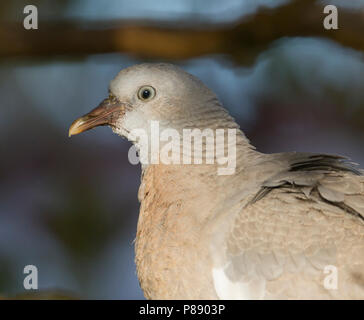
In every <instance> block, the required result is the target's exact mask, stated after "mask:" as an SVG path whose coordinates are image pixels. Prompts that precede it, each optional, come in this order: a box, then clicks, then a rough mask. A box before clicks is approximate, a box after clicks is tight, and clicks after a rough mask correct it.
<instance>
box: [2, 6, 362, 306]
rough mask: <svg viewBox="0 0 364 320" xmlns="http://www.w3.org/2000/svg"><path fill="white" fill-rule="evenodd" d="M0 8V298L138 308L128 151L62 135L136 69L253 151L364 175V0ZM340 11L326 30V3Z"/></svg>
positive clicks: (106, 136) (103, 132)
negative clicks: (189, 84)
mask: <svg viewBox="0 0 364 320" xmlns="http://www.w3.org/2000/svg"><path fill="white" fill-rule="evenodd" d="M27 4H30V3H29V1H20V0H7V1H1V2H0V101H1V108H0V156H1V157H0V296H3V297H12V296H18V295H23V294H25V292H26V291H25V289H24V287H23V279H24V277H25V275H24V274H23V268H24V266H25V265H28V264H32V265H36V266H37V267H38V271H39V275H38V278H39V289H41V290H51V292H52V291H59V290H60V291H62V292H69V293H70V295H71V296H75V297H79V298H91V299H143V294H142V292H141V290H140V288H139V285H138V280H137V277H136V274H135V265H134V249H133V240H134V237H135V234H136V223H137V219H138V210H139V204H138V201H137V190H138V186H139V182H140V168H139V166H133V165H131V164H130V163H129V162H128V158H127V151H128V149H129V147H130V144H129V143H128V142H127V141H125V140H123V139H121V138H120V137H118V136H116V135H114V134H113V133H112V132H111V130H110V129H109V128H107V127H100V128H97V129H95V130H92V131H88V132H87V133H84V134H81V135H79V136H76V137H73V138H72V139H69V138H68V136H67V133H68V127H69V125H70V124H71V123H72V121H73V120H74V119H75V118H77V117H79V116H80V115H82V114H84V113H86V112H88V111H89V110H91V109H92V108H94V107H95V106H96V105H97V104H98V103H99V102H100V101H101V100H102V99H104V98H105V97H106V95H107V87H108V83H109V81H110V80H111V79H112V78H113V77H114V76H115V75H116V74H117V73H118V71H119V70H120V69H122V68H125V67H127V66H130V65H133V64H136V63H140V62H146V61H156V62H160V61H167V62H172V63H175V64H178V65H180V66H181V67H182V68H184V69H185V70H187V71H189V72H191V73H192V74H194V75H196V76H197V77H199V78H200V79H202V81H204V82H205V83H206V84H207V85H208V86H209V87H210V88H212V89H213V90H214V91H215V92H216V93H217V95H218V96H219V98H220V100H222V102H223V104H224V105H225V106H226V108H228V109H229V111H230V113H231V114H232V115H233V116H234V117H235V118H236V120H237V122H238V123H239V124H240V125H241V127H242V129H243V131H244V132H245V133H246V135H247V136H248V137H249V138H250V140H251V142H252V144H254V145H255V146H256V147H257V148H258V149H259V150H260V151H263V152H268V153H271V152H282V151H294V150H296V151H310V152H325V153H334V154H341V155H346V156H348V157H350V158H351V159H352V160H353V161H355V162H359V163H361V164H362V167H364V147H363V141H364V90H363V89H364V55H363V52H364V37H363V34H364V1H363V0H341V1H339V0H330V1H326V0H325V1H311V0H296V1H295V0H225V1H217V0H210V1H205V0H204V1H202V0H200V1H192V0H174V1H167V0H153V1H146V0H145V1H142V0H136V1H126V0H125V1H124V0H89V1H85V0H62V1H61V0H59V1H57V0H53V1H45V0H44V1H41V0H39V1H36V0H33V1H31V4H33V5H35V6H36V7H37V9H38V16H39V21H38V30H25V29H24V27H23V19H24V18H25V17H26V14H24V13H23V10H24V6H25V5H27ZM326 4H334V5H336V6H337V8H338V11H339V16H338V23H339V29H338V30H325V29H324V27H323V20H324V18H325V14H324V13H323V8H324V6H325V5H326Z"/></svg>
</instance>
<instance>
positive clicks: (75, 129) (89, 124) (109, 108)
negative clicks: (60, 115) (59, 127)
mask: <svg viewBox="0 0 364 320" xmlns="http://www.w3.org/2000/svg"><path fill="white" fill-rule="evenodd" d="M125 108H126V104H125V103H122V102H120V101H119V100H118V99H117V98H115V97H113V96H109V98H107V99H105V100H103V101H102V102H101V103H100V104H99V105H98V106H97V107H96V108H95V109H93V110H91V111H90V112H89V113H87V114H85V115H84V116H82V117H80V118H78V119H76V120H75V121H73V123H72V124H71V126H70V128H69V131H68V136H69V137H70V136H73V135H76V134H79V133H81V132H84V131H86V130H90V129H92V128H94V127H97V126H107V125H109V126H111V127H113V126H115V124H116V120H117V119H118V118H119V117H121V116H123V115H124V113H125Z"/></svg>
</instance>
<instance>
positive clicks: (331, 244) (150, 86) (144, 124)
mask: <svg viewBox="0 0 364 320" xmlns="http://www.w3.org/2000/svg"><path fill="white" fill-rule="evenodd" d="M152 121H154V122H158V125H159V130H160V131H162V130H164V129H167V128H172V129H175V131H174V132H177V133H179V134H180V137H182V136H183V133H182V131H183V130H184V129H187V128H190V129H191V128H197V129H200V130H203V129H206V128H209V129H211V130H215V131H214V132H217V129H224V130H228V129H236V132H237V133H236V141H235V146H236V169H235V171H234V172H233V173H231V174H218V172H217V171H218V169H219V168H221V166H222V165H221V162H220V164H219V162H218V161H217V152H216V154H214V153H213V157H214V158H213V159H212V160H216V161H213V163H211V161H210V162H209V163H207V159H208V156H207V155H208V154H207V151H204V156H205V158H204V159H205V160H206V161H204V162H203V163H202V164H199V163H194V162H192V163H193V164H188V163H182V161H181V164H178V163H175V162H173V163H170V164H168V163H156V162H155V159H154V163H151V161H149V163H146V162H144V163H143V165H142V181H141V186H140V189H139V194H138V197H139V200H140V202H141V208H140V214H139V221H138V227H137V235H136V242H135V253H136V265H137V274H138V278H139V282H140V285H141V288H142V290H143V291H144V294H145V296H146V297H147V298H150V299H351V298H354V299H364V177H363V171H362V170H360V169H358V168H357V167H356V165H355V164H353V163H350V162H348V161H347V160H346V159H345V158H343V157H340V156H334V155H326V154H311V153H296V152H290V153H276V154H263V153H260V152H258V151H256V150H255V148H254V147H253V146H252V145H251V144H250V143H249V141H248V139H247V138H246V137H245V135H244V134H243V132H242V131H240V129H239V126H238V125H237V124H236V122H235V121H234V119H233V118H232V117H231V116H230V115H229V114H228V112H227V111H226V110H225V109H224V108H223V106H222V105H221V103H220V102H219V100H218V99H217V97H216V95H215V94H214V93H213V92H212V91H211V90H209V89H208V88H207V87H206V86H205V85H204V84H203V83H202V82H201V81H200V80H198V79H197V78H195V77H194V76H192V75H190V74H189V73H187V72H185V71H183V70H181V69H180V68H178V67H176V66H173V65H170V64H152V63H147V64H140V65H135V66H132V67H129V68H126V69H124V70H122V71H120V73H119V74H118V75H117V76H116V78H115V79H114V80H112V81H111V83H110V87H109V97H108V98H107V99H105V100H104V101H103V102H102V103H101V104H100V105H99V106H98V107H97V108H96V109H94V110H92V111H91V112H90V113H88V114H87V115H85V116H83V117H81V118H79V119H77V120H76V121H75V122H74V123H73V124H72V126H71V127H70V130H69V134H70V135H74V134H77V133H80V132H82V131H85V130H88V129H91V128H93V127H95V126H98V125H109V126H110V127H111V128H112V130H113V131H114V132H115V133H117V134H119V135H121V136H122V137H127V138H128V139H129V140H131V142H133V144H134V145H135V147H136V149H138V150H139V151H140V150H142V149H143V148H144V147H146V146H145V145H144V144H147V143H149V142H150V141H151V140H150V139H151V135H152V134H153V133H152V131H151V129H150V128H151V122H152ZM136 129H137V130H140V129H142V130H144V131H145V132H147V133H148V140H145V139H144V140H143V139H141V138H140V137H138V136H137V135H135V130H136ZM224 137H225V136H224ZM181 139H182V138H181ZM166 141H167V140H164V142H163V141H162V142H160V145H159V146H158V148H160V149H158V151H159V150H161V148H162V147H163V146H165V145H166V144H167V142H166ZM225 141H226V140H225ZM178 142H181V143H183V141H178ZM206 144H207V139H206V140H204V144H203V145H206ZM220 146H221V141H220ZM228 146H229V144H228V143H226V144H225V145H224V147H223V148H224V149H223V151H226V152H227V148H228ZM217 147H218V146H217V138H216V149H217ZM150 149H151V148H149V149H148V150H149V151H148V154H147V156H148V157H149V156H151V154H150V153H151V151H150ZM178 150H181V149H178ZM186 150H187V149H186ZM190 150H192V149H190ZM183 152H185V151H182V153H183ZM194 152H195V151H194ZM209 154H210V155H211V153H209ZM190 155H191V154H190ZM147 159H149V158H147ZM210 160H211V159H210Z"/></svg>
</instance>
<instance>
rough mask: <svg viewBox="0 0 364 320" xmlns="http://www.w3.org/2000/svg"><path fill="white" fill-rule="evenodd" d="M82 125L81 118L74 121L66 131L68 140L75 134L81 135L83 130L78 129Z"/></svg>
mask: <svg viewBox="0 0 364 320" xmlns="http://www.w3.org/2000/svg"><path fill="white" fill-rule="evenodd" d="M83 123H84V121H83V119H82V118H79V119H77V120H75V121H74V122H73V123H72V124H71V126H70V128H69V129H68V137H69V138H70V137H71V136H74V135H76V134H79V133H81V132H82V131H83V130H82V129H81V128H80V126H81V125H82V124H83Z"/></svg>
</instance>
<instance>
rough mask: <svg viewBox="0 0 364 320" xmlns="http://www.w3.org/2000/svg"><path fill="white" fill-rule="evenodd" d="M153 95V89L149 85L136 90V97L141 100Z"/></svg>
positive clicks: (150, 97)
mask: <svg viewBox="0 0 364 320" xmlns="http://www.w3.org/2000/svg"><path fill="white" fill-rule="evenodd" d="M154 96H155V89H154V88H153V87H151V86H144V87H141V88H140V89H139V91H138V98H139V99H140V100H143V101H147V100H151V99H153V98H154Z"/></svg>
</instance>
